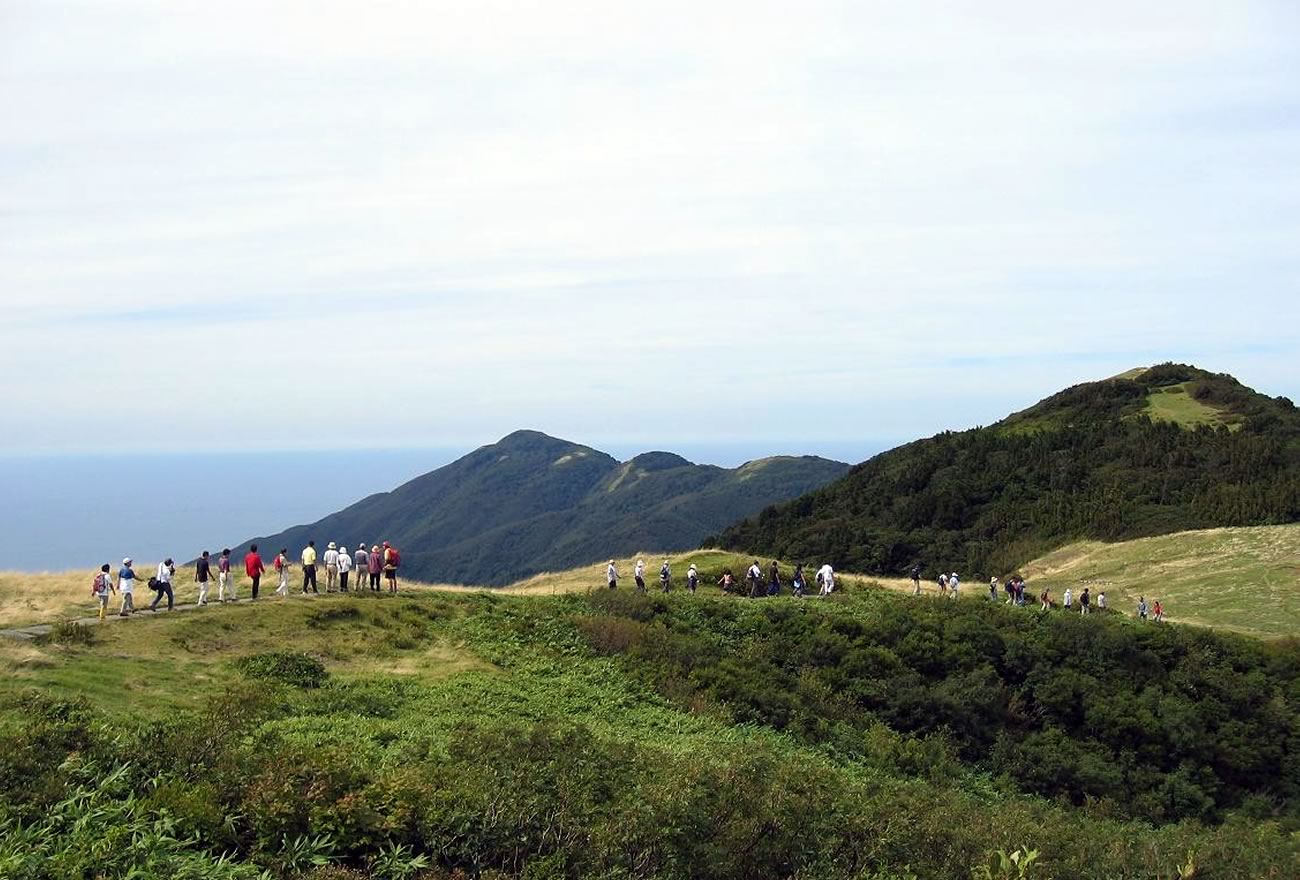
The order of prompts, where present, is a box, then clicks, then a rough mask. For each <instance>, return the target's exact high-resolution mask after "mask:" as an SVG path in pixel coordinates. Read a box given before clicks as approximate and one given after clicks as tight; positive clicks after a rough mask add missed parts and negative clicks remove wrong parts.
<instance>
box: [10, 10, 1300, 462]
mask: <svg viewBox="0 0 1300 880" xmlns="http://www.w3.org/2000/svg"><path fill="white" fill-rule="evenodd" d="M0 16H2V18H0V35H2V36H0V290H2V291H3V292H2V293H0V369H2V370H3V374H4V375H5V376H6V377H10V378H9V379H8V380H7V382H6V385H7V386H8V387H7V389H6V390H7V393H8V396H9V398H10V399H11V400H13V401H14V402H15V406H13V407H8V408H6V409H7V412H5V414H3V415H0V428H5V427H7V428H18V427H21V430H8V431H4V433H3V435H4V437H5V439H4V440H0V449H4V448H10V449H13V448H17V447H28V446H53V447H68V448H74V447H78V448H86V447H90V448H105V447H139V446H166V447H181V448H188V447H193V446H202V447H213V446H216V447H237V446H246V445H253V446H256V445H273V446H295V445H304V446H322V445H336V444H338V445H365V444H367V443H371V444H373V443H374V442H376V438H375V437H374V436H373V434H372V433H371V432H367V431H365V429H364V428H363V427H362V425H361V423H360V422H359V421H357V420H342V419H340V420H338V423H337V424H336V425H335V424H331V422H330V419H329V413H330V412H331V411H333V410H334V409H335V408H336V406H337V401H338V400H339V399H340V398H341V397H342V396H344V395H351V396H352V397H353V398H357V397H359V396H360V395H361V394H362V393H363V392H364V391H365V390H366V389H370V391H371V393H373V394H375V395H376V400H377V402H378V403H379V404H380V406H381V408H382V410H383V412H384V413H385V416H384V418H383V422H384V423H385V424H386V425H389V426H390V427H391V432H392V433H391V435H390V436H386V437H385V438H383V440H384V442H393V443H397V442H406V443H422V442H427V443H443V442H449V441H450V442H474V441H480V440H485V439H490V437H491V435H492V434H494V433H504V431H506V430H509V429H511V428H513V427H517V426H521V425H540V426H542V427H547V428H549V429H552V430H556V431H561V432H570V433H573V434H575V435H580V436H577V439H584V440H592V441H595V440H599V439H600V437H601V436H609V437H618V438H622V439H628V438H632V439H634V438H635V437H637V436H638V435H640V436H644V437H645V438H646V439H647V440H661V441H662V440H663V439H664V438H668V439H671V438H673V437H680V438H692V437H697V436H704V435H710V434H715V435H718V436H723V435H727V436H739V435H745V434H750V435H752V436H770V437H774V438H777V437H779V438H787V437H789V436H792V435H793V436H798V435H800V434H803V433H805V432H808V431H812V432H816V433H818V434H819V435H821V436H825V437H827V439H834V437H836V436H842V437H858V436H862V435H871V436H888V437H906V436H911V435H914V434H917V433H923V432H926V431H930V430H937V429H939V428H941V427H944V426H948V425H961V424H968V423H972V422H975V421H989V420H991V419H992V418H996V417H997V416H998V415H1000V414H1002V413H1003V412H1005V411H1006V410H1008V409H1011V408H1015V407H1018V406H1020V405H1023V404H1026V403H1028V402H1030V401H1029V398H1030V397H1033V396H1034V395H1038V394H1041V393H1047V392H1050V391H1051V390H1054V389H1055V388H1056V387H1058V386H1060V385H1062V384H1067V383H1069V382H1073V381H1078V380H1081V379H1083V378H1088V377H1091V376H1097V375H1104V374H1107V373H1108V372H1117V371H1118V370H1120V369H1123V368H1126V367H1128V366H1131V365H1133V364H1134V363H1136V362H1141V361H1145V360H1153V359H1164V358H1180V359H1191V360H1196V361H1198V362H1202V363H1203V364H1204V365H1205V366H1207V367H1211V368H1217V369H1241V370H1242V371H1243V375H1242V378H1243V379H1244V380H1245V381H1247V382H1254V383H1256V384H1259V385H1260V386H1261V387H1263V388H1264V390H1268V391H1270V392H1272V393H1289V394H1292V395H1293V396H1294V395H1295V394H1296V393H1297V390H1298V389H1296V388H1295V387H1294V379H1293V375H1294V372H1293V370H1291V369H1290V363H1289V361H1290V360H1291V359H1292V355H1293V352H1294V348H1295V344H1296V342H1297V341H1300V340H1297V333H1296V331H1295V330H1294V329H1293V328H1294V327H1295V326H1296V318H1298V317H1300V306H1297V305H1296V303H1297V302H1300V297H1297V293H1298V292H1300V291H1297V280H1298V279H1300V272H1298V271H1297V269H1298V268H1300V266H1298V264H1300V261H1298V260H1297V258H1296V257H1295V256H1294V241H1295V240H1296V233H1297V232H1300V228H1298V227H1300V222H1298V218H1300V175H1298V174H1297V172H1296V168H1297V167H1300V165H1298V164H1297V161H1296V160H1297V159H1298V158H1300V86H1298V85H1297V82H1298V80H1297V79H1296V77H1294V76H1291V75H1288V72H1290V73H1294V70H1293V69H1291V68H1294V62H1293V61H1292V59H1293V58H1294V57H1296V56H1297V50H1298V49H1300V45H1298V44H1300V29H1297V28H1296V26H1295V25H1296V24H1300V17H1298V16H1297V14H1296V12H1295V11H1294V10H1293V8H1292V7H1291V5H1290V4H1285V3H1281V2H1255V3H1241V4H1225V3H1220V2H1209V0H1202V2H1180V3H1177V4H1173V3H1170V4H1163V3H1157V4H1130V3H1121V2H1103V3H1095V4H1088V5H1086V6H1079V5H1078V4H1065V3H1029V2H1014V3H1000V4H972V3H964V2H956V0H953V2H942V3H939V2H935V3H923V4H894V3H862V2H855V3H830V2H801V3H793V2H791V3H753V2H749V3H739V2H734V3H733V2H718V3H711V4H699V3H686V2H658V3H653V4H651V3H644V4H643V3H633V4H622V3H620V4H610V3H607V2H594V0H593V2H584V3H572V2H570V3H559V2H547V3H527V2H496V3H487V2H475V3H415V2H410V3H399V2H384V3H376V2H367V3H360V2H320V0H316V2H301V3H298V2H294V3H268V2H257V3H253V2H242V0H241V2H231V3H224V4H209V3H182V2H174V0H173V2H146V0H135V2H125V0H124V2H115V3H112V4H104V3H89V2H86V3H69V2H58V0H40V2H35V0H27V2H11V3H9V4H7V5H6V7H5V9H4V11H3V12H0ZM124 339H125V340H130V341H131V344H130V345H126V346H123V345H122V340H124ZM124 347H125V348H127V349H128V351H127V352H122V351H119V349H121V348H124ZM34 377H39V381H33V379H34ZM158 400H165V401H166V402H167V404H168V409H169V412H170V413H171V415H170V416H169V417H168V418H167V419H165V420H163V421H162V424H160V425H156V426H153V427H151V429H150V430H149V431H148V432H147V433H141V434H135V433H133V432H110V433H109V434H108V435H107V436H103V437H99V436H93V437H92V436H88V435H87V432H86V431H85V429H84V421H85V415H86V413H88V412H92V411H94V410H95V409H97V408H102V407H104V406H106V405H110V403H109V402H113V403H112V405H117V404H116V402H117V401H122V402H124V405H129V406H132V407H137V406H139V407H146V408H147V407H148V406H150V405H152V404H153V403H154V402H156V401H158ZM250 403H251V404H253V405H252V406H250ZM250 412H251V413H256V414H264V416H265V418H264V421H265V423H264V424H262V425H260V426H259V428H258V430H257V432H256V433H250V431H248V430H247V427H246V425H245V424H243V422H244V421H246V418H247V416H248V414H249V413H250ZM826 412H833V413H834V414H835V417H834V418H833V419H828V418H824V417H822V416H820V415H818V414H823V413H826ZM313 420H316V421H313ZM304 426H310V427H304Z"/></svg>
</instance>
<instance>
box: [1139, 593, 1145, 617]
mask: <svg viewBox="0 0 1300 880" xmlns="http://www.w3.org/2000/svg"><path fill="white" fill-rule="evenodd" d="M1138 619H1139V620H1146V619H1147V600H1146V597H1145V596H1138Z"/></svg>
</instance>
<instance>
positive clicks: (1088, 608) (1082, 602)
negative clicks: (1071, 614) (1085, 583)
mask: <svg viewBox="0 0 1300 880" xmlns="http://www.w3.org/2000/svg"><path fill="white" fill-rule="evenodd" d="M1088 590H1089V588H1088V587H1084V588H1083V592H1082V593H1080V594H1079V613H1080V614H1091V613H1092V596H1090V595H1089V594H1088Z"/></svg>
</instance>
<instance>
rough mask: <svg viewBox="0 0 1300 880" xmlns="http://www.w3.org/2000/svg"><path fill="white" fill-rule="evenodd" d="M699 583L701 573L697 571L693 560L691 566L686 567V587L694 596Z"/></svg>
mask: <svg viewBox="0 0 1300 880" xmlns="http://www.w3.org/2000/svg"><path fill="white" fill-rule="evenodd" d="M699 585H700V573H699V572H698V571H696V569H695V563H694V562H692V563H691V567H690V568H688V569H686V589H688V590H690V591H691V595H692V596H694V595H695V588H696V587H698V586H699Z"/></svg>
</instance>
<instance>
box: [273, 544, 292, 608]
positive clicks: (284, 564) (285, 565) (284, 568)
mask: <svg viewBox="0 0 1300 880" xmlns="http://www.w3.org/2000/svg"><path fill="white" fill-rule="evenodd" d="M275 573H276V574H278V575H279V576H280V583H279V586H277V587H276V588H275V594H276V595H277V596H288V595H289V551H288V549H286V548H284V547H281V548H280V552H279V553H277V554H275Z"/></svg>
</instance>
